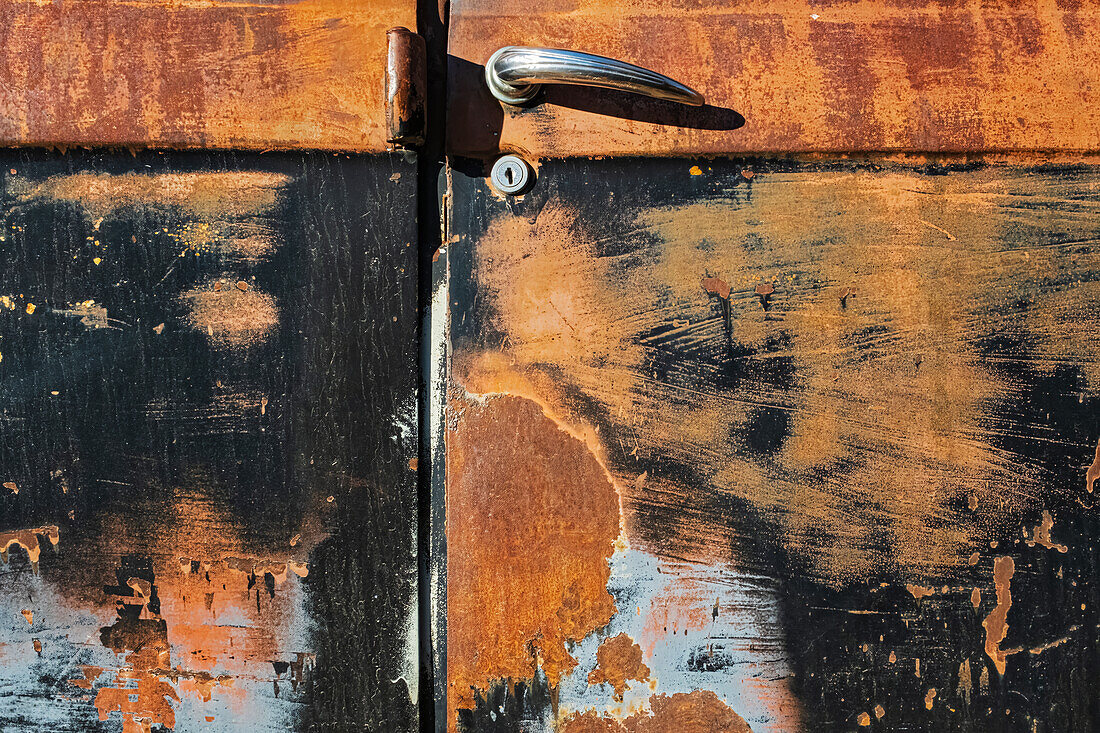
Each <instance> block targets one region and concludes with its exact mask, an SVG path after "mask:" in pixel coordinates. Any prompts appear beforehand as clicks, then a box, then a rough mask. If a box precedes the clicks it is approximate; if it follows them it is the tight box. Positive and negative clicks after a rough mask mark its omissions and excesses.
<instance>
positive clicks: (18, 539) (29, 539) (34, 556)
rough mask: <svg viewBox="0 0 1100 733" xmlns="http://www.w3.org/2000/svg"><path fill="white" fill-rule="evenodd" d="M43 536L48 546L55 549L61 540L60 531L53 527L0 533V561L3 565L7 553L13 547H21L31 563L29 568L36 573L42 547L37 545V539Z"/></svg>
mask: <svg viewBox="0 0 1100 733" xmlns="http://www.w3.org/2000/svg"><path fill="white" fill-rule="evenodd" d="M40 535H45V536H46V537H48V538H49V540H50V544H51V545H53V546H54V547H57V543H58V541H59V540H60V539H61V530H59V529H58V528H57V527H56V526H54V525H48V526H44V527H35V528H33V529H16V530H12V531H11V532H0V560H3V562H4V564H7V562H8V551H9V550H10V549H11V548H12V546H13V545H18V546H19V547H22V548H23V549H24V550H26V552H27V559H29V560H30V562H31V568H33V569H34V571H35V572H36V573H37V572H38V558H39V556H40V555H41V554H42V547H41V545H39V544H38V537H39V536H40Z"/></svg>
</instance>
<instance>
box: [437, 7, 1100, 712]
mask: <svg viewBox="0 0 1100 733" xmlns="http://www.w3.org/2000/svg"><path fill="white" fill-rule="evenodd" d="M1098 23H1100V18H1098V16H1097V8H1096V7H1095V5H1094V4H1092V3H1087V2H1086V3H1069V2H1066V3H1063V2H1057V3H1054V2H1052V3H1035V4H1033V3H1026V4H1023V3H1020V4H1016V3H1008V4H984V3H970V4H960V3H940V2H931V1H930V0H905V1H904V2H892V3H879V2H869V1H866V0H863V1H860V0H854V1H853V2H842V3H834V2H814V1H811V0H793V1H791V2H733V3H727V2H722V3H719V2H712V1H711V0H690V1H688V2H665V1H663V0H640V1H637V0H631V1H628V0H606V1H601V2H577V0H550V2H544V3H538V4H537V7H535V6H533V5H532V4H531V3H519V2H515V0H453V2H452V3H451V6H450V32H449V46H448V52H449V58H450V64H449V78H448V85H449V92H448V108H447V114H448V118H447V124H448V130H447V131H448V155H449V159H448V161H449V167H448V169H447V173H446V179H445V181H444V182H443V185H442V190H443V192H444V197H443V201H444V216H445V229H444V233H443V236H444V238H445V242H444V246H443V247H442V248H441V250H440V252H439V254H438V257H437V262H436V268H435V273H434V280H433V288H434V290H433V313H432V328H433V331H432V334H433V339H434V342H433V343H434V344H435V350H434V352H433V354H432V364H431V367H432V370H433V383H432V388H433V413H432V414H433V420H434V422H433V450H434V455H433V465H434V468H435V473H434V475H433V486H434V490H435V492H436V516H435V517H434V520H435V527H436V531H435V542H436V546H435V549H436V556H435V558H434V561H435V562H434V565H433V567H434V572H435V576H434V588H435V591H436V594H437V598H438V599H439V600H438V602H437V604H436V606H435V613H436V621H437V623H436V629H437V634H436V641H437V652H444V651H445V655H440V657H439V662H438V667H437V669H438V676H439V681H438V685H437V712H438V714H439V717H440V726H439V728H440V730H443V729H446V730H448V731H463V732H465V733H472V732H478V733H481V732H483V731H525V732H534V731H558V732H559V733H582V732H583V733H596V732H600V733H603V732H605V731H606V732H608V733H626V732H631V733H639V732H642V731H645V732H647V733H648V732H657V731H666V732H671V731H690V732H691V733H716V732H718V731H723V732H725V731H747V730H750V729H751V730H752V731H754V732H755V733H765V732H772V733H779V732H781V731H849V730H864V729H867V730H882V731H902V730H904V731H915V730H921V731H949V730H958V731H1092V730H1096V729H1097V726H1100V706H1098V702H1097V700H1098V698H1097V696H1096V694H1095V686H1096V682H1097V679H1098V677H1097V675H1098V668H1100V664H1098V663H1100V657H1098V649H1097V641H1098V639H1097V633H1098V632H1097V629H1098V624H1100V619H1098V617H1097V609H1098V603H1100V597H1098V595H1097V594H1098V588H1100V586H1098V584H1097V583H1096V571H1097V533H1098V530H1100V527H1098V525H1097V514H1096V507H1095V495H1094V492H1093V489H1094V487H1093V485H1092V484H1093V482H1094V480H1095V479H1096V478H1097V477H1098V476H1100V459H1097V458H1096V456H1098V455H1100V452H1098V451H1100V449H1098V448H1097V441H1098V438H1100V419H1098V417H1100V413H1098V405H1100V391H1098V390H1100V383H1098V382H1097V378H1098V376H1100V375H1098V373H1097V370H1096V350H1097V347H1098V345H1100V342H1098V340H1097V336H1096V333H1097V317H1098V312H1097V308H1096V303H1097V298H1098V296H1100V290H1098V288H1100V280H1098V277H1097V272H1098V265H1100V261H1098V259H1097V258H1098V256H1100V249H1098V243H1100V228H1098V227H1100V217H1098V214H1100V198H1098V196H1100V193H1098V192H1100V168H1097V167H1096V163H1097V161H1096V159H1095V158H1094V157H1092V155H1091V153H1092V151H1095V150H1096V149H1097V147H1098V146H1100V112H1098V109H1100V107H1098V106H1097V102H1098V101H1100V99H1098V97H1097V95H1098V94H1100V85H1098V84H1097V82H1098V81H1100V24H1098ZM506 46H520V47H542V48H551V49H565V50H570V51H581V52H588V53H595V54H600V55H603V56H606V57H610V58H612V59H616V60H621V61H626V62H629V63H632V64H635V65H637V66H640V67H644V68H646V69H649V70H652V71H656V72H660V73H662V74H665V75H667V76H669V77H671V78H673V79H675V80H676V81H678V82H681V83H683V84H685V85H687V86H689V87H691V88H692V89H694V90H696V91H698V92H699V93H701V94H702V95H703V96H704V97H705V100H706V103H707V104H706V105H704V106H701V107H699V106H685V105H682V104H678V103H676V102H669V101H659V100H650V99H645V98H643V97H640V96H637V95H631V94H626V93H623V92H621V91H614V90H607V89H592V88H589V87H584V86H571V85H556V84H555V85H552V84H546V85H545V87H544V88H543V89H542V92H541V96H537V97H535V98H534V99H532V100H530V101H529V102H527V103H525V104H515V105H512V104H505V103H502V102H500V101H498V100H497V99H496V98H494V96H492V95H491V93H490V90H489V87H488V85H487V82H486V70H485V65H486V63H487V62H489V61H490V59H491V58H492V57H493V54H494V53H496V52H497V51H498V49H501V48H503V47H506ZM496 58H497V59H499V58H501V57H496ZM509 68H510V73H512V77H511V78H512V80H513V81H516V80H519V81H521V82H522V83H537V81H538V80H539V78H542V79H544V80H550V81H561V80H562V76H568V74H559V76H558V77H557V78H555V77H554V73H558V72H561V69H557V70H556V71H555V70H552V69H551V70H550V71H549V72H548V67H540V68H538V69H535V71H531V73H530V74H529V75H527V76H525V73H524V72H522V70H519V71H517V67H516V66H515V65H513V66H511V67H509ZM528 71H530V69H528ZM539 73H543V74H544V76H543V77H539V76H538V74H539ZM548 73H549V75H548V76H547V75H546V74H548ZM574 78H576V75H574ZM505 81H507V80H505ZM504 154H514V155H516V156H518V158H519V159H520V162H517V163H514V164H513V165H514V167H513V168H511V171H512V174H511V175H512V176H513V178H514V177H515V176H516V175H518V176H520V177H521V178H522V176H523V175H529V177H530V181H529V182H528V183H527V184H526V186H525V187H524V188H522V190H520V191H518V192H511V193H509V192H507V189H508V188H509V187H508V185H507V184H508V183H510V181H508V180H505V179H501V180H498V181H497V183H496V185H494V183H493V181H492V180H491V172H492V168H493V164H494V161H496V160H497V159H498V158H499V156H502V155H504ZM444 551H445V554H444ZM444 642H445V643H444Z"/></svg>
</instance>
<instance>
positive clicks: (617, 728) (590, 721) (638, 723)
mask: <svg viewBox="0 0 1100 733" xmlns="http://www.w3.org/2000/svg"><path fill="white" fill-rule="evenodd" d="M649 704H650V708H651V709H652V712H650V713H637V714H635V715H632V716H630V717H629V718H627V719H626V720H624V721H622V722H621V723H620V722H619V721H617V720H615V719H614V718H609V717H607V716H599V715H597V713H596V712H595V711H594V710H589V711H586V712H584V713H574V714H573V715H572V716H570V717H568V718H566V719H565V721H564V723H563V724H562V726H561V728H560V733H672V732H673V731H675V733H752V729H751V728H749V724H748V723H746V722H745V720H744V718H742V717H741V716H740V715H738V714H737V713H735V712H734V711H733V710H731V709H730V708H729V706H727V705H726V704H725V703H724V702H722V701H721V700H720V699H718V696H717V695H716V694H714V693H713V692H711V691H710V690H696V691H695V692H678V693H676V694H675V695H672V696H668V695H653V696H652V697H650V698H649Z"/></svg>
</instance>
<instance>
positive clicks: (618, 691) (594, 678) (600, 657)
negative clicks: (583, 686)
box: [588, 633, 649, 702]
mask: <svg viewBox="0 0 1100 733" xmlns="http://www.w3.org/2000/svg"><path fill="white" fill-rule="evenodd" d="M648 679H649V667H647V666H646V665H645V664H644V663H643V662H642V648H641V647H640V646H638V645H637V644H635V643H634V640H633V639H631V638H630V637H629V636H627V635H626V634H625V633H623V634H619V635H618V636H613V637H611V638H610V639H607V640H606V641H604V642H603V643H602V644H600V648H599V649H598V650H597V651H596V668H595V669H594V670H592V671H591V672H589V673H588V684H590V685H598V684H600V683H601V682H606V683H607V684H609V685H611V687H612V688H614V690H615V699H616V700H618V701H619V702H622V700H623V693H624V692H626V688H627V684H626V681H627V680H637V681H638V682H645V681H646V680H648Z"/></svg>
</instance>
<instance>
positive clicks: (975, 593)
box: [970, 588, 982, 611]
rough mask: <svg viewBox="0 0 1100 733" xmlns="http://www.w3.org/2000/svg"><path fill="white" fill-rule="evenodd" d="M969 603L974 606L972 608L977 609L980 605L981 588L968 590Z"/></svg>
mask: <svg viewBox="0 0 1100 733" xmlns="http://www.w3.org/2000/svg"><path fill="white" fill-rule="evenodd" d="M970 605H971V606H973V607H974V610H975V611H977V610H978V606H980V605H982V590H981V588H975V589H974V590H972V591H970Z"/></svg>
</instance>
